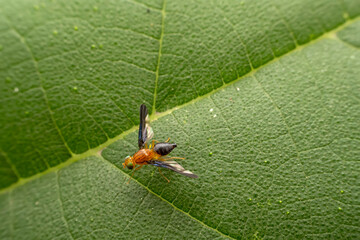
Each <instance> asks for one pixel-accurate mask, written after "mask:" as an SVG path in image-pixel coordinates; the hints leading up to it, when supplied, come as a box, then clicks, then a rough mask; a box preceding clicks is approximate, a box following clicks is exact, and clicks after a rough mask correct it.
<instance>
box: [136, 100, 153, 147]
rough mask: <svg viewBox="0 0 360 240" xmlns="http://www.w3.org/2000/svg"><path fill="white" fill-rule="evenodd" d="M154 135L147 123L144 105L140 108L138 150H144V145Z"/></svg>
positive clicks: (146, 111)
mask: <svg viewBox="0 0 360 240" xmlns="http://www.w3.org/2000/svg"><path fill="white" fill-rule="evenodd" d="M153 135H154V133H153V131H152V128H151V127H150V125H149V123H148V110H147V108H146V106H145V104H141V106H140V124H139V139H138V144H139V149H142V148H144V146H145V143H146V142H147V141H149V139H151V138H152V137H153Z"/></svg>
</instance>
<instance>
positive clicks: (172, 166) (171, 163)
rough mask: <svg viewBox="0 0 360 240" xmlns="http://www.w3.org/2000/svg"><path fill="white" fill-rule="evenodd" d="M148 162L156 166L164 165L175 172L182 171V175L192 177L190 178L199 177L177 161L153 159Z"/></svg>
mask: <svg viewBox="0 0 360 240" xmlns="http://www.w3.org/2000/svg"><path fill="white" fill-rule="evenodd" d="M148 164H150V165H153V166H156V167H163V168H167V169H170V170H173V171H174V172H177V173H180V174H181V175H184V176H187V177H190V178H198V176H197V175H195V174H193V173H192V172H190V171H189V170H185V168H183V167H182V166H181V165H180V164H178V163H177V162H176V161H171V160H169V161H157V160H151V161H149V162H148Z"/></svg>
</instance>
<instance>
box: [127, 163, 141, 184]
mask: <svg viewBox="0 0 360 240" xmlns="http://www.w3.org/2000/svg"><path fill="white" fill-rule="evenodd" d="M143 166H144V165H140V166H139V167H137V168H135V169H134V170H133V173H132V174H131V177H130V178H129V181H128V182H127V184H129V183H130V181H131V179H132V178H133V176H134V174H135V171H137V170H139V169H140V168H142V167H143Z"/></svg>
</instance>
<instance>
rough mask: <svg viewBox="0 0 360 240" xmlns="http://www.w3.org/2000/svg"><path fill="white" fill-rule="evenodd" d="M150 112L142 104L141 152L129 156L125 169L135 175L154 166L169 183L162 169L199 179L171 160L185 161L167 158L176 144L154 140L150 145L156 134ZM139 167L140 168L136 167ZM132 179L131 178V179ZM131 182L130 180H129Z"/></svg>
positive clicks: (139, 143)
mask: <svg viewBox="0 0 360 240" xmlns="http://www.w3.org/2000/svg"><path fill="white" fill-rule="evenodd" d="M147 120H148V111H147V109H146V106H145V105H144V104H142V105H141V106H140V125H139V138H138V145H139V151H137V152H136V153H135V154H134V155H133V156H127V157H126V158H125V162H124V163H123V166H124V168H125V167H127V168H128V169H133V168H134V172H133V174H132V175H134V173H135V171H136V170H139V169H140V168H142V167H143V166H144V165H153V166H156V167H159V172H160V174H161V175H162V176H163V177H164V178H165V179H166V180H167V181H168V182H170V181H169V179H167V178H166V177H165V176H164V175H163V174H162V173H161V170H160V167H163V168H167V169H170V170H172V171H175V172H177V173H180V174H182V175H185V176H187V177H191V178H197V177H198V176H197V175H195V174H193V173H192V172H190V171H187V170H185V169H184V168H183V167H182V166H181V165H180V164H178V163H177V162H176V161H173V160H172V161H171V159H184V158H179V157H167V155H168V154H169V153H170V152H171V151H172V150H173V149H174V148H176V144H175V143H169V142H168V141H169V140H170V138H169V139H168V140H166V141H165V142H158V141H155V140H153V141H152V143H151V144H150V145H148V144H149V143H148V142H149V140H150V139H151V138H152V137H153V135H154V133H153V131H152V129H151V127H150V125H149V124H148V121H147ZM137 165H139V166H138V167H136V166H137ZM130 179H131V178H130ZM129 181H130V180H129Z"/></svg>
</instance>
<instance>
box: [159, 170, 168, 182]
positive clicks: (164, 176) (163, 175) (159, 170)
mask: <svg viewBox="0 0 360 240" xmlns="http://www.w3.org/2000/svg"><path fill="white" fill-rule="evenodd" d="M158 169H159V173H160V174H161V176H163V177H164V178H165V179H166V181H168V183H169V182H170V180H169V179H167V178H166V177H165V176H164V174H163V173H162V172H161V170H160V168H158Z"/></svg>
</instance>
